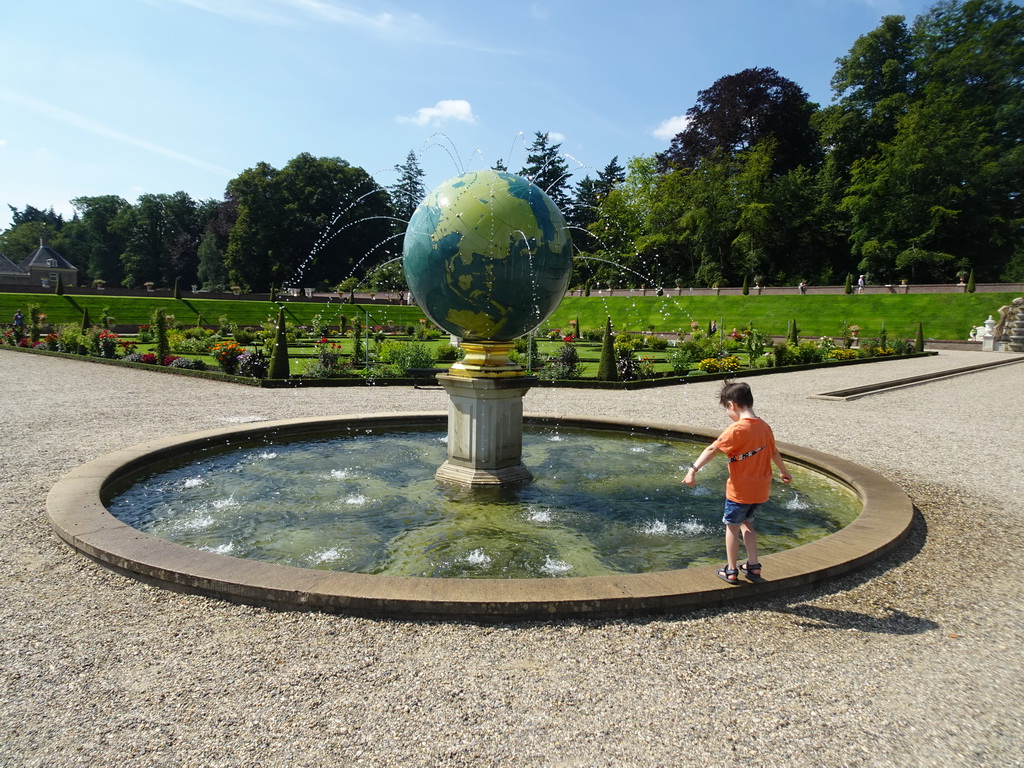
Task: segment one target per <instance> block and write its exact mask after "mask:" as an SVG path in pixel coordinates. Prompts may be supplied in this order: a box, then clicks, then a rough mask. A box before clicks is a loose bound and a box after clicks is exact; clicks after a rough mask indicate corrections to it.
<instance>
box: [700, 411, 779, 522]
mask: <svg viewBox="0 0 1024 768" xmlns="http://www.w3.org/2000/svg"><path fill="white" fill-rule="evenodd" d="M715 442H716V445H717V446H718V450H720V451H721V452H722V453H724V454H725V455H726V456H728V457H729V480H728V481H727V482H726V484H725V497H726V498H727V499H729V501H735V502H737V503H739V504H761V503H762V502H765V501H768V493H769V490H770V489H771V484H772V456H774V455H775V435H774V434H773V433H772V428H771V427H769V426H768V424H767V423H766V422H764V421H762V420H761V419H740V420H739V421H734V422H733V423H732V424H730V425H729V426H728V427H726V429H725V431H724V432H722V434H721V435H720V436H719V438H718V440H717V441H715Z"/></svg>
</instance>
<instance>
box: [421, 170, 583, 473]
mask: <svg viewBox="0 0 1024 768" xmlns="http://www.w3.org/2000/svg"><path fill="white" fill-rule="evenodd" d="M402 264H403V268H404V270H405V278H406V281H407V283H408V285H409V292H410V293H411V294H412V297H413V299H415V301H416V303H417V304H418V305H419V307H420V309H422V310H423V312H424V314H426V316H427V317H428V318H430V319H431V320H432V321H433V322H434V323H436V324H437V325H438V326H440V327H441V328H443V329H444V330H446V331H448V332H449V333H450V334H452V335H453V336H456V337H458V339H459V344H460V346H461V347H462V349H463V351H464V352H465V357H464V358H463V359H462V361H461V362H459V363H456V364H455V365H453V366H452V367H451V369H450V370H449V372H448V373H447V374H440V375H438V377H437V378H438V381H439V382H440V383H441V384H442V386H444V387H445V389H446V390H447V392H448V395H449V397H450V398H451V408H450V409H449V418H448V461H447V462H445V464H444V465H443V466H442V467H441V468H440V469H439V470H438V472H437V476H438V478H440V479H442V480H450V481H454V482H458V483H462V484H468V485H505V484H510V483H514V482H521V481H523V480H526V479H529V478H530V477H531V475H530V473H529V471H528V470H527V469H526V468H525V467H524V466H523V465H522V460H521V457H522V399H523V395H524V394H525V393H526V391H527V389H528V388H529V383H530V382H529V380H528V379H527V377H525V374H524V371H523V370H522V368H521V367H520V366H518V365H516V364H514V363H512V362H511V361H510V360H509V357H508V352H509V350H510V349H511V348H512V346H513V339H515V338H516V337H518V336H522V335H524V334H526V333H529V332H530V331H532V330H533V329H534V328H536V327H537V326H538V325H540V324H541V323H543V322H544V321H545V320H546V319H547V318H548V317H550V316H551V313H552V312H554V311H555V309H556V308H557V307H558V304H559V302H560V301H561V300H562V296H563V295H565V289H566V287H567V286H568V283H569V276H570V273H571V271H572V243H571V241H570V239H569V235H568V232H567V230H566V226H565V219H564V218H563V217H562V213H561V212H560V211H559V210H558V207H557V206H556V205H555V204H554V203H553V202H552V201H551V198H550V197H548V196H547V195H546V194H545V193H544V191H543V190H541V189H540V188H539V187H537V186H536V185H535V184H533V183H532V182H530V181H529V180H528V179H525V178H523V177H522V176H517V175H515V174H512V173H504V172H500V171H475V172H472V173H464V174H462V175H460V176H456V177H455V178H452V179H449V180H448V181H446V182H445V183H443V184H441V185H440V186H439V187H437V188H436V189H435V190H433V191H432V192H431V193H430V194H429V195H427V197H426V199H425V200H424V201H423V202H422V203H421V204H420V205H419V206H418V207H417V208H416V211H415V213H413V216H412V219H410V221H409V227H408V229H407V230H406V234H405V243H404V246H403V259H402Z"/></svg>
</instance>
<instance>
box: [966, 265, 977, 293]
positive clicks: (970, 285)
mask: <svg viewBox="0 0 1024 768" xmlns="http://www.w3.org/2000/svg"><path fill="white" fill-rule="evenodd" d="M975 287H976V286H975V285H974V270H973V269H972V270H971V274H970V277H968V278H967V292H968V293H974V290H975Z"/></svg>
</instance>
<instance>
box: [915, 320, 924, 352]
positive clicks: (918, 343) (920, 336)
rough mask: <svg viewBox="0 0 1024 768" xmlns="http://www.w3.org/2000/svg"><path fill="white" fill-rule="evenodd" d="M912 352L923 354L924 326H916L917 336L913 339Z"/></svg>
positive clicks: (919, 324)
mask: <svg viewBox="0 0 1024 768" xmlns="http://www.w3.org/2000/svg"><path fill="white" fill-rule="evenodd" d="M914 351H915V352H924V326H923V325H921V323H918V324H917V336H916V337H915V338H914Z"/></svg>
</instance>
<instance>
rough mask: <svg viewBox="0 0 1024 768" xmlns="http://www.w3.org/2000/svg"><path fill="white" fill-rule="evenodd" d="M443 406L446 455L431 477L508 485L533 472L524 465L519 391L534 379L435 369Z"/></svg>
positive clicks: (476, 483)
mask: <svg viewBox="0 0 1024 768" xmlns="http://www.w3.org/2000/svg"><path fill="white" fill-rule="evenodd" d="M437 381H438V383H440V384H441V386H442V387H444V388H445V391H446V392H447V393H448V397H449V398H450V399H451V404H450V405H449V408H448V460H447V461H446V462H445V463H444V464H442V465H441V467H440V469H438V470H437V473H436V475H435V477H437V479H438V480H446V481H451V482H455V483H461V484H462V485H480V486H495V485H512V484H515V483H522V482H526V481H529V480H531V479H532V478H533V475H531V474H530V470H528V469H527V468H526V467H525V466H524V465H523V396H524V395H525V394H526V392H527V390H529V388H530V387H531V386H532V384H533V382H534V381H535V379H534V378H533V377H528V376H522V375H520V376H515V377H490V378H484V377H479V378H477V377H469V376H464V375H462V376H460V375H455V376H453V375H450V374H443V373H442V374H438V376H437Z"/></svg>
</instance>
